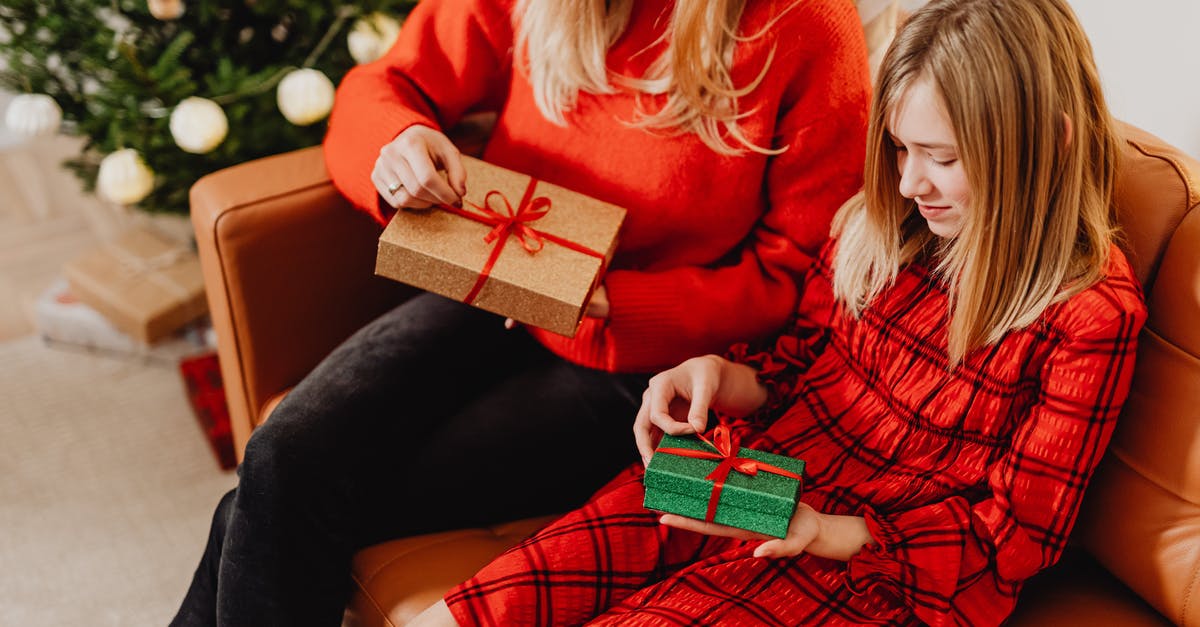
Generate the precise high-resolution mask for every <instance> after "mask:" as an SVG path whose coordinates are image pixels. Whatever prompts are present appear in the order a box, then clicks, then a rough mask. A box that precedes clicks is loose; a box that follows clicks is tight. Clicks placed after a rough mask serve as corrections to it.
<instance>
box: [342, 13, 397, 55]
mask: <svg viewBox="0 0 1200 627" xmlns="http://www.w3.org/2000/svg"><path fill="white" fill-rule="evenodd" d="M400 24H401V22H399V21H397V20H396V18H393V17H391V16H389V15H386V14H384V13H372V14H370V15H368V16H366V17H360V18H358V20H356V21H355V22H354V27H353V28H351V29H350V34H349V35H346V45H347V46H348V47H349V48H350V56H352V57H354V60H355V61H356V62H358V63H370V62H371V61H374V60H375V59H378V58H379V57H382V56H383V53H385V52H387V51H388V48H391V47H392V44H394V43H396V37H397V36H399V35H400Z"/></svg>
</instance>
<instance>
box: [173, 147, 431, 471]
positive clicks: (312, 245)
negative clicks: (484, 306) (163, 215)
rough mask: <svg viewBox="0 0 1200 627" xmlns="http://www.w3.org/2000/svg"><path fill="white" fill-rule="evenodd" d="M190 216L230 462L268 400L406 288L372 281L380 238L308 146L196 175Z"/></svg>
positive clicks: (316, 149) (318, 152)
mask: <svg viewBox="0 0 1200 627" xmlns="http://www.w3.org/2000/svg"><path fill="white" fill-rule="evenodd" d="M191 216H192V225H193V227H194V229H195V232H196V245H197V248H198V249H199V255H200V262H201V266H202V268H203V272H204V283H205V290H206V291H207V294H208V303H209V307H210V309H211V312H212V319H213V326H214V328H215V330H216V333H217V342H218V353H219V356H220V361H221V375H222V377H223V378H224V383H225V394H226V397H227V399H228V401H229V414H230V420H231V421H232V427H233V437H234V445H235V449H236V452H237V455H238V459H239V460H240V459H241V456H242V453H243V451H244V450H245V446H246V441H247V440H248V439H249V437H250V433H251V431H253V429H254V427H255V426H257V425H258V424H259V423H260V422H261V421H262V420H263V419H264V418H265V416H260V414H261V410H262V409H263V407H264V405H265V404H266V402H267V401H268V400H269V399H270V398H271V397H273V396H275V395H277V394H279V393H280V392H282V391H284V390H285V389H287V388H289V387H291V386H293V385H295V384H296V383H297V382H299V381H300V379H301V378H303V377H304V375H306V374H307V373H308V372H309V371H310V370H311V369H312V368H313V367H314V366H315V365H316V364H317V362H319V361H320V360H321V359H322V358H323V357H324V356H325V355H327V354H328V353H329V351H331V350H332V349H333V348H334V347H335V346H336V345H337V344H339V343H340V342H341V341H342V340H344V339H345V338H346V337H348V336H349V335H350V334H352V333H353V332H354V331H355V330H357V329H358V328H360V327H361V326H362V325H363V324H365V323H367V322H368V321H370V320H371V319H373V318H375V317H377V316H378V315H379V314H381V313H382V312H383V311H385V310H387V309H388V308H390V307H392V306H394V305H395V304H396V303H398V302H400V300H402V298H403V297H404V295H405V294H406V293H411V292H412V289H411V288H407V287H405V286H402V285H400V284H398V283H394V282H392V281H388V280H386V279H381V278H378V277H375V276H374V268H375V252H376V240H377V239H378V237H379V233H380V230H381V229H380V228H379V226H378V225H377V224H376V223H375V222H374V221H373V220H371V219H370V218H369V217H368V216H366V214H363V213H361V212H359V211H356V210H354V209H353V208H352V207H350V206H349V204H348V203H347V202H346V200H345V199H343V198H342V197H341V195H340V194H338V192H337V190H336V189H335V188H334V187H333V184H332V182H331V181H330V180H329V176H328V174H327V173H326V171H325V163H324V159H323V156H322V152H321V148H320V147H319V146H316V147H312V148H306V149H303V150H298V151H294V152H290V153H286V154H282V155H277V156H273V157H267V158H265V159H259V160H255V161H251V162H248V163H245V164H241V165H238V166H234V167H231V168H226V169H224V170H220V171H218V172H214V173H212V174H210V175H208V176H205V177H203V178H201V179H200V180H199V181H197V182H196V184H195V185H194V186H193V187H192V189H191Z"/></svg>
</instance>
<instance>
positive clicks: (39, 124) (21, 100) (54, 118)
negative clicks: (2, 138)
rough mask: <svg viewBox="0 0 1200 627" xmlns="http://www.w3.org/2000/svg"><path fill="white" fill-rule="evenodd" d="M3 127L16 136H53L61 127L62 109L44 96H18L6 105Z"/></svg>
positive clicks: (51, 99)
mask: <svg viewBox="0 0 1200 627" xmlns="http://www.w3.org/2000/svg"><path fill="white" fill-rule="evenodd" d="M4 125H5V126H7V127H8V129H9V130H10V131H12V132H14V133H16V134H18V135H26V136H35V135H53V134H55V133H57V132H58V128H59V126H61V125H62V107H59V106H58V103H57V102H55V101H54V99H53V98H51V97H50V96H47V95H46V94H20V95H18V96H14V97H13V99H12V101H11V102H9V103H8V110H7V111H5V114H4Z"/></svg>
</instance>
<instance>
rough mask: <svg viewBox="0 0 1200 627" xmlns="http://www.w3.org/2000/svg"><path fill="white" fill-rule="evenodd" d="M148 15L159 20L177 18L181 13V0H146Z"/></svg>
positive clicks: (183, 8)
mask: <svg viewBox="0 0 1200 627" xmlns="http://www.w3.org/2000/svg"><path fill="white" fill-rule="evenodd" d="M146 6H147V7H149V9H150V15H153V16H154V17H156V18H158V19H160V20H177V19H179V17H180V16H182V15H183V12H184V10H185V7H184V5H183V0H146Z"/></svg>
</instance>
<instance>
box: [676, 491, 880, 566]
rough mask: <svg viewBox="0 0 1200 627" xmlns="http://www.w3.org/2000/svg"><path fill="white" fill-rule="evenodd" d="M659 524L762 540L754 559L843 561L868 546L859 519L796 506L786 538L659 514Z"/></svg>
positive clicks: (755, 551) (862, 521)
mask: <svg viewBox="0 0 1200 627" xmlns="http://www.w3.org/2000/svg"><path fill="white" fill-rule="evenodd" d="M659 522H661V523H662V524H664V525H667V526H669V527H676V528H678V529H686V530H688V531H695V532H696V533H703V534H705V535H710V536H725V537H727V538H737V539H738V540H766V542H763V543H762V544H760V545H758V546H757V547H755V549H754V557H795V556H797V555H800V554H801V553H805V552H807V553H811V554H813V555H816V556H817V557H824V558H828V559H835V560H841V561H846V560H849V559H850V558H851V557H853V556H854V555H855V554H856V553H858V552H859V551H860V550H862V547H863V546H864V545H866V544H868V543H870V542H872V539H871V535H870V533H869V532H868V531H867V523H866V520H865V519H863V518H862V517H861V516H834V515H830V514H822V513H820V512H818V511H817V510H815V509H813V508H812V507H810V506H809V505H807V504H805V503H802V502H801V503H797V504H796V512H795V513H794V514H792V520H791V522H789V523H788V530H787V535H786V536H784V537H783V538H772V537H771V536H765V535H763V534H761V533H755V532H753V531H746V530H745V529H738V528H736V527H729V526H726V525H718V524H717V523H710V522H705V521H703V520H695V519H693V518H684V517H683V516H677V515H675V514H663V515H662V517H661V518H659Z"/></svg>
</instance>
